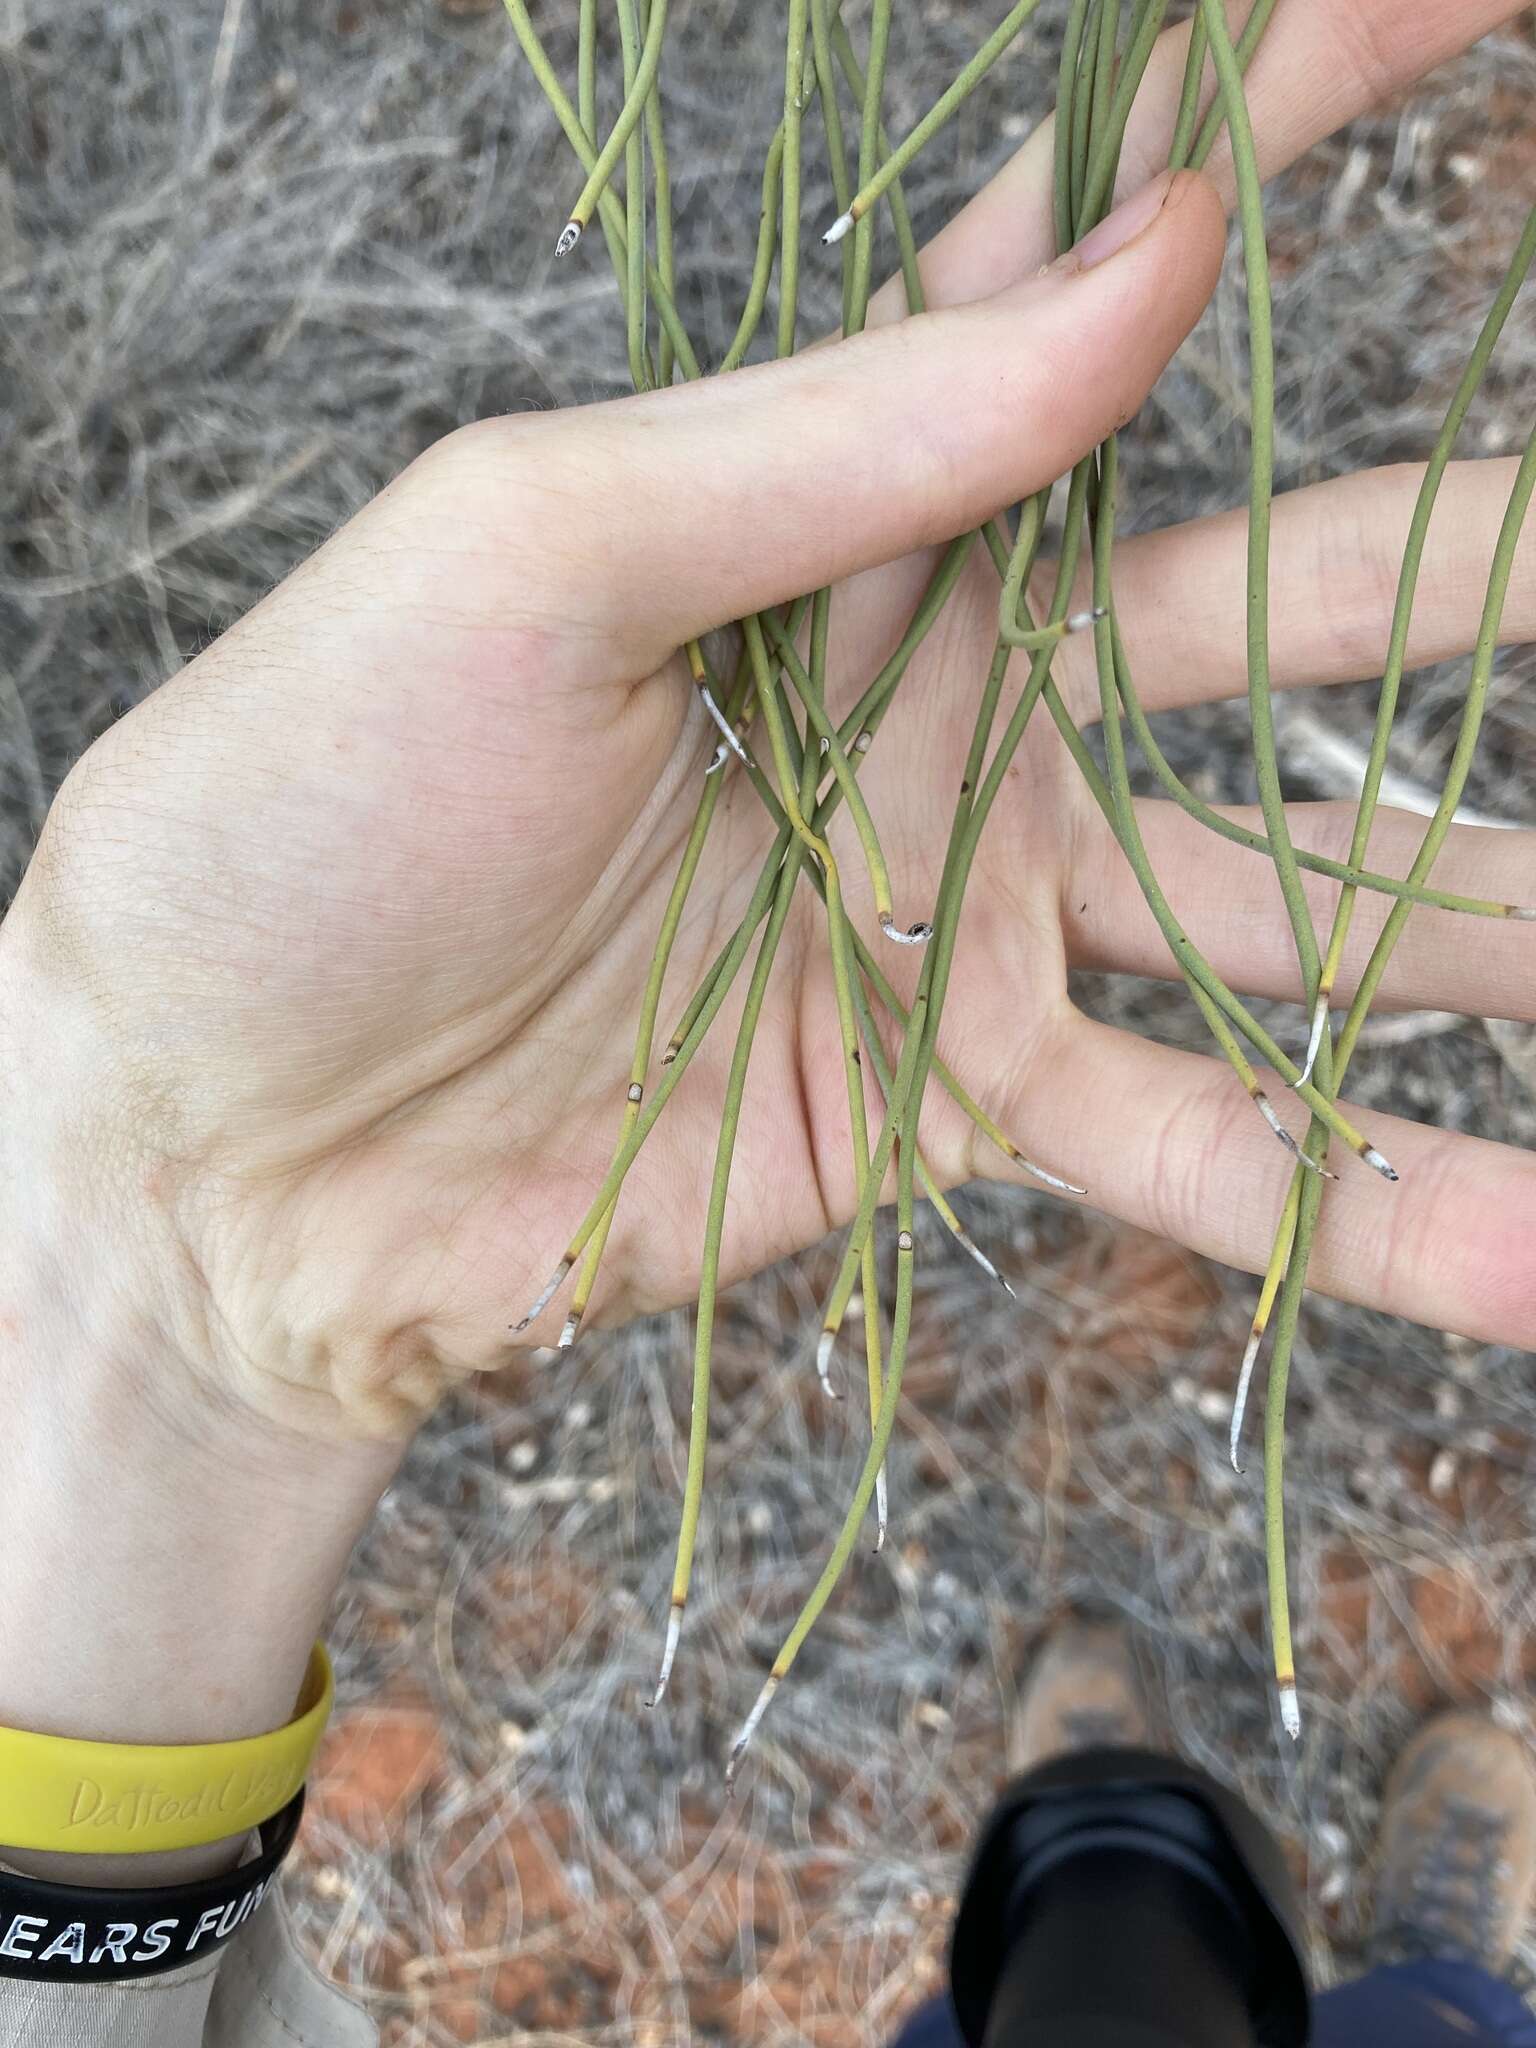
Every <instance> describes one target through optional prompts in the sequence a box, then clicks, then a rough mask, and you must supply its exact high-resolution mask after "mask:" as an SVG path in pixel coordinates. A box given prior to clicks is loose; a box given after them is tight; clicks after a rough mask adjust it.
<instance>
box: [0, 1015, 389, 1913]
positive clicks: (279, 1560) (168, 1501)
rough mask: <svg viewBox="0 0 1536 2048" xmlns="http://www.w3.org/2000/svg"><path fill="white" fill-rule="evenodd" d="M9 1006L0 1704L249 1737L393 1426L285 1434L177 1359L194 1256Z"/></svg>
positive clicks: (62, 1058)
mask: <svg viewBox="0 0 1536 2048" xmlns="http://www.w3.org/2000/svg"><path fill="white" fill-rule="evenodd" d="M6 993H7V994H10V993H12V990H11V989H10V988H9V987H8V988H7V990H6ZM14 1020H15V1006H14V1004H9V1005H6V1006H5V1007H4V1008H3V1009H0V1055H4V1056H5V1072H6V1074H7V1077H8V1078H7V1081H6V1084H5V1086H4V1088H3V1091H0V1239H3V1241H4V1243H5V1246H6V1257H5V1260H4V1263H3V1269H0V1413H3V1414H4V1415H5V1417H6V1426H5V1428H4V1430H0V1557H3V1558H4V1559H5V1570H4V1571H3V1572H0V1645H3V1646H4V1654H3V1656H0V1724H4V1725H6V1726H9V1727H14V1728H24V1729H29V1730H32V1731H35V1732H37V1733H39V1734H57V1735H65V1736H74V1737H77V1738H80V1739H83V1740H88V1741H100V1742H112V1743H123V1742H133V1743H147V1744H183V1743H196V1742H212V1741H222V1740H229V1739H238V1738H241V1737H244V1736H250V1735H256V1734H261V1733H264V1732H265V1731H267V1730H269V1729H272V1728H275V1727H278V1726H281V1725H282V1724H283V1723H285V1722H286V1721H287V1720H288V1719H289V1718H290V1717H291V1715H292V1713H293V1710H294V1704H295V1701H296V1699H297V1696H298V1694H299V1691H300V1688H301V1686H302V1683H303V1680H304V1675H305V1669H306V1665H307V1661H308V1658H309V1654H310V1650H311V1647H312V1645H313V1643H314V1641H315V1640H316V1637H317V1636H318V1635H319V1634H320V1633H321V1632H322V1631H323V1627H324V1622H325V1617H326V1613H327V1610H328V1608H329V1605H330V1601H331V1598H332V1596H333V1594H334V1591H335V1588H336V1585H337V1583H338V1582H339V1579H340V1577H341V1574H342V1571H343V1570H344V1568H345V1564H346V1560H347V1556H348V1554H349V1552H350V1550H351V1547H352V1545H353V1543H354V1541H355V1540H356V1537H357V1535H358V1533H359V1531H360V1530H361V1528H362V1527H363V1525H364V1524H365V1522H366V1521H367V1518H368V1516H369V1514H370V1512H371V1510H372V1508H373V1505H374V1503H375V1501H376V1500H377V1498H378V1495H379V1493H380V1492H381V1491H382V1489H383V1487H384V1486H385V1485H386V1484H387V1483H388V1480H389V1478H390V1475H391V1473H392V1471H393V1469H394V1466H395V1464H396V1463H397V1462H398V1458H399V1455H400V1449H401V1446H400V1445H399V1443H398V1442H395V1443H378V1442H344V1441H343V1442H336V1441H321V1440H319V1439H316V1438H313V1437H310V1436H307V1435H304V1434H301V1433H299V1432H298V1431H296V1430H293V1429H290V1428H287V1427H285V1426H283V1425H282V1424H280V1423H277V1422H275V1421H273V1420H271V1419H269V1418H266V1417H263V1416H261V1415H258V1414H256V1413H255V1412H254V1411H253V1410H251V1409H250V1408H249V1407H248V1406H246V1405H245V1404H244V1403H242V1402H241V1401H240V1400H239V1399H238V1398H237V1397H235V1396H233V1395H231V1394H229V1393H227V1392H225V1391H223V1389H222V1388H221V1386H220V1384H219V1381H218V1378H217V1376H216V1375H215V1374H212V1373H210V1372H209V1371H207V1370H205V1369H203V1368H202V1367H201V1366H200V1365H199V1363H198V1362H197V1361H196V1360H195V1359H194V1358H193V1357H191V1356H189V1352H188V1338H189V1337H194V1336H195V1334H196V1331H197V1325H198V1319H199V1314H200V1311H199V1309H198V1306H197V1298H196V1290H195V1285H194V1283H195V1277H196V1276H195V1274H189V1273H187V1272H186V1271H184V1270H183V1269H182V1261H181V1260H179V1258H178V1254H177V1248H176V1246H175V1243H174V1238H173V1235H172V1233H171V1231H170V1230H169V1228H168V1227H166V1226H165V1225H164V1224H163V1223H162V1222H161V1221H160V1220H159V1219H157V1217H156V1216H155V1214H154V1212H153V1205H152V1203H150V1202H149V1201H145V1202H144V1203H143V1204H142V1206H141V1207H138V1208H136V1207H135V1204H134V1202H133V1200H132V1197H131V1193H130V1191H129V1189H130V1185H131V1174H129V1173H125V1172H124V1171H123V1170H122V1168H121V1166H114V1164H113V1163H112V1161H111V1159H110V1157H107V1156H105V1155H104V1154H102V1153H101V1152H100V1151H98V1150H97V1149H96V1148H95V1147H94V1146H83V1145H82V1144H81V1142H80V1137H79V1134H78V1132H77V1131H75V1132H72V1131H71V1129H70V1128H69V1125H70V1118H71V1111H72V1109H73V1108H74V1107H75V1106H77V1105H78V1104H79V1103H80V1102H81V1100H82V1099H83V1097H82V1093H81V1091H80V1089H79V1088H78V1087H77V1086H75V1085H74V1082H75V1078H76V1077H75V1076H73V1075H71V1074H70V1072H69V1056H68V1048H67V1047H63V1048H60V1047H58V1046H57V1043H56V1045H55V1051H56V1053H57V1057H56V1058H55V1059H53V1060H52V1062H51V1072H50V1074H49V1076H48V1077H47V1078H46V1080H45V1079H44V1078H43V1077H42V1075H41V1074H40V1071H39V1064H38V1061H37V1059H36V1057H35V1055H28V1054H27V1053H26V1052H25V1051H21V1052H20V1054H19V1057H18V1056H17V1055H18V1050H19V1048H18V1038H19V1036H20V1034H19V1032H18V1030H17V1027H16V1025H15V1021H14ZM33 1042H34V1043H36V1041H35V1040H34V1041H33ZM61 1068H62V1070H63V1071H62V1073H61ZM59 1105H62V1108H56V1106H59ZM84 1832H88V1831H83V1833H84ZM5 1840H6V1837H5V1828H4V1805H3V1788H0V1861H5V1862H11V1863H14V1864H16V1865H17V1866H18V1867H25V1868H27V1869H28V1870H30V1871H32V1872H33V1873H34V1874H36V1875H40V1876H52V1877H56V1878H62V1879H63V1880H64V1881H66V1882H67V1881H71V1873H74V1874H75V1875H77V1876H78V1878H79V1881H82V1882H85V1881H90V1882H96V1883H111V1882H112V1881H113V1876H114V1866H119V1865H120V1866H121V1875H122V1877H123V1879H124V1881H127V1880H128V1879H130V1878H131V1880H132V1881H133V1882H138V1883H142V1882H165V1881H168V1880H169V1879H171V1878H175V1877H181V1876H185V1875H188V1874H192V1873H194V1872H196V1871H198V1870H200V1869H203V1870H205V1869H208V1868H210V1867H217V1863H218V1860H219V1858H220V1856H221V1855H222V1857H223V1860H224V1861H226V1862H227V1861H228V1860H230V1857H231V1855H233V1854H234V1853H237V1845H233V1846H228V1847H226V1848H225V1849H223V1850H220V1849H219V1848H218V1847H217V1845H215V1846H213V1847H211V1848H210V1849H209V1850H206V1851H197V1852H182V1853H178V1855H177V1856H176V1857H174V1858H172V1859H169V1860H166V1859H162V1858H158V1857H157V1858H145V1859H136V1858H125V1859H111V1860H110V1861H108V1862H103V1861H102V1860H100V1859H97V1858H95V1857H87V1856H81V1857H79V1858H76V1857H74V1856H57V1857H53V1858H40V1857H38V1856H36V1855H30V1856H26V1857H20V1856H14V1855H8V1854H7V1853H6V1849H5V1846H4V1845H5ZM151 1864H153V1865H154V1868H153V1869H151V1868H150V1865H151Z"/></svg>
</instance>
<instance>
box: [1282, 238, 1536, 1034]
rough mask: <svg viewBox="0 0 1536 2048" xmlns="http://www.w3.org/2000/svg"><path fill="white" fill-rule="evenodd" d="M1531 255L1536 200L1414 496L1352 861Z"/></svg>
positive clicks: (1339, 927)
mask: <svg viewBox="0 0 1536 2048" xmlns="http://www.w3.org/2000/svg"><path fill="white" fill-rule="evenodd" d="M1533 260H1536V207H1532V209H1531V211H1530V213H1529V214H1528V215H1527V216H1526V222H1525V229H1524V232H1523V233H1522V234H1521V237H1520V240H1519V242H1518V244H1517V245H1516V248H1515V253H1514V256H1513V258H1512V259H1511V262H1510V264H1509V268H1508V269H1507V270H1506V271H1505V273H1504V280H1503V282H1502V284H1501V285H1500V287H1499V290H1498V294H1497V296H1496V297H1495V299H1494V302H1493V305H1492V306H1491V307H1490V309H1489V312H1488V316H1487V318H1486V319H1485V320H1484V322H1483V325H1482V328H1481V330H1480V332H1479V334H1478V337H1477V342H1476V344H1475V346H1474V348H1473V350H1472V354H1471V356H1470V357H1469V358H1468V361H1467V366H1466V368H1465V369H1464V370H1463V371H1462V373H1461V376H1460V378H1459V380H1458V382H1457V385H1456V389H1455V391H1454V393H1453V394H1452V397H1451V402H1450V405H1449V406H1448V407H1447V409H1446V415H1445V419H1444V422H1443V423H1442V425H1441V428H1440V432H1439V434H1438V435H1437V436H1436V437H1435V445H1434V447H1433V448H1432V449H1431V451H1430V456H1429V461H1428V463H1427V464H1426V465H1425V469H1424V476H1423V480H1422V481H1421V483H1420V485H1419V493H1418V497H1417V499H1416V500H1415V502H1414V507H1413V518H1412V520H1411V521H1410V522H1409V527H1408V539H1407V543H1406V545H1405V547H1404V549H1403V564H1402V568H1401V570H1400V572H1399V575H1398V581H1397V597H1396V601H1395V603H1394V605H1393V608H1392V630H1391V633H1390V635H1389V637H1388V641H1387V660H1386V666H1385V667H1384V668H1383V670H1382V676H1381V691H1380V694H1379V696H1378V697H1377V700H1376V722H1375V727H1374V729H1373V731H1372V734H1371V751H1370V756H1369V758H1368V760H1367V762H1366V767H1365V778H1364V782H1363V785H1362V787H1361V791H1360V805H1359V809H1358V810H1357V811H1356V813H1355V828H1354V833H1353V836H1352V838H1351V840H1350V847H1349V858H1350V864H1351V865H1352V866H1354V867H1357V868H1358V867H1360V866H1362V865H1363V864H1364V861H1365V853H1366V848H1367V846H1368V844H1369V842H1370V837H1371V826H1372V824H1373V823H1374V821H1375V817H1376V805H1377V801H1378V799H1379V797H1380V795H1381V779H1382V776H1383V775H1384V774H1385V772H1386V766H1387V749H1388V747H1389V746H1390V744H1391V740H1392V726H1393V722H1394V720H1395V718H1396V716H1397V700H1398V693H1399V690H1400V687H1401V684H1402V679H1403V670H1404V668H1405V666H1406V665H1407V659H1408V634H1409V629H1410V627H1411V625H1412V622H1413V602H1414V596H1415V593H1416V592H1417V589H1418V581H1419V568H1420V565H1421V563H1422V562H1423V559H1424V545H1425V542H1426V540H1427V539H1428V537H1429V522H1430V519H1431V517H1432V515H1433V513H1434V509H1435V499H1436V497H1437V496H1438V495H1439V491H1440V485H1441V481H1442V480H1443V478H1444V476H1445V472H1446V469H1447V466H1448V465H1449V463H1450V459H1451V455H1452V453H1453V451H1454V449H1455V446H1456V440H1457V436H1458V435H1459V434H1460V432H1461V427H1462V423H1463V421H1464V420H1465V419H1466V416H1467V411H1468V408H1469V407H1470V405H1471V403H1472V400H1473V399H1474V398H1475V397H1476V395H1477V390H1478V387H1479V385H1480V384H1481V383H1482V381H1483V376H1484V373H1485V372H1486V370H1487V368H1488V363H1489V360H1490V358H1491V357H1492V355H1493V351H1494V348H1495V346H1496V345H1497V342H1498V339H1499V336H1500V334H1502V332H1503V331H1504V323H1505V321H1506V320H1507V319H1508V318H1509V313H1510V309H1511V307H1512V306H1513V305H1514V303H1515V300H1516V298H1517V297H1518V296H1519V293H1520V290H1521V287H1522V286H1523V285H1524V283H1525V280H1526V277H1527V276H1528V274H1529V272H1530V268H1531V264H1532V261H1533ZM1354 908H1355V891H1354V888H1353V887H1352V886H1350V887H1346V888H1345V889H1344V890H1343V892H1342V893H1341V895H1340V897H1339V901H1338V907H1337V908H1336V910H1335V911H1334V916H1333V930H1332V932H1331V933H1330V935H1329V939H1328V950H1327V953H1326V954H1325V956H1324V960H1323V969H1322V974H1321V976H1320V977H1319V981H1318V987H1317V998H1316V1002H1315V1004H1314V1007H1313V1014H1312V1038H1311V1042H1310V1044H1309V1046H1308V1056H1307V1060H1306V1062H1305V1063H1304V1065H1303V1069H1302V1071H1303V1072H1304V1073H1310V1072H1311V1065H1312V1058H1313V1049H1314V1048H1315V1047H1316V1046H1317V1044H1318V1043H1319V1042H1320V1040H1321V1037H1322V1032H1323V1028H1324V1024H1325V1021H1326V1019H1327V1015H1328V1005H1329V998H1330V997H1331V996H1332V994H1333V988H1334V983H1335V981H1336V980H1337V978H1338V973H1339V968H1340V966H1341V965H1342V963H1343V959H1344V947H1345V944H1346V942H1347V941H1348V938H1349V927H1350V920H1351V918H1352V917H1353V915H1354ZM1494 914H1495V915H1497V914H1499V913H1498V912H1495V913H1494ZM1503 914H1504V915H1505V916H1507V915H1508V914H1509V910H1508V906H1504V907H1503Z"/></svg>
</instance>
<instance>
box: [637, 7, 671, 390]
mask: <svg viewBox="0 0 1536 2048" xmlns="http://www.w3.org/2000/svg"><path fill="white" fill-rule="evenodd" d="M640 19H641V21H642V23H643V24H644V25H645V26H646V28H649V27H650V20H651V0H640ZM645 132H646V139H647V141H648V143H649V146H650V152H651V176H652V181H653V185H654V188H655V189H654V201H655V216H656V268H657V269H658V270H659V271H660V273H661V281H662V283H663V284H664V285H665V286H666V288H667V290H668V292H669V293H670V294H671V295H672V297H673V298H676V296H677V250H676V242H675V237H674V233H673V220H672V166H671V159H670V157H669V156H668V154H667V124H666V115H665V113H664V111H663V108H662V104H661V74H660V71H659V69H658V71H657V75H656V82H655V84H653V85H652V87H651V91H650V96H649V98H648V99H647V100H646V103H645ZM657 353H658V357H659V363H658V368H657V382H658V383H659V384H660V385H661V386H662V387H663V388H665V387H666V386H667V385H668V384H670V383H671V382H672V373H673V371H674V369H675V368H676V361H675V357H676V351H675V350H674V348H673V346H672V337H671V335H670V334H668V332H667V330H666V328H665V327H663V328H662V330H661V338H660V341H659V343H658V345H657Z"/></svg>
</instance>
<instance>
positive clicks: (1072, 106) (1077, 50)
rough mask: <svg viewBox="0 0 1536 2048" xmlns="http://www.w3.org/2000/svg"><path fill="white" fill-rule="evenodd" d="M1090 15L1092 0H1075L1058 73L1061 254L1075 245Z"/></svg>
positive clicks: (1056, 189) (1056, 205) (1054, 141)
mask: <svg viewBox="0 0 1536 2048" xmlns="http://www.w3.org/2000/svg"><path fill="white" fill-rule="evenodd" d="M1087 19H1088V0H1071V5H1070V6H1069V8H1068V10H1067V24H1066V28H1065V29H1064V30H1063V32H1062V41H1061V64H1060V67H1059V69H1058V71H1057V74H1056V117H1055V122H1054V125H1053V128H1052V137H1051V147H1052V150H1053V153H1054V162H1055V176H1054V178H1053V181H1052V188H1051V205H1052V214H1053V218H1054V220H1055V223H1056V253H1057V254H1058V255H1060V254H1061V253H1062V251H1063V250H1066V249H1070V248H1071V246H1072V218H1073V205H1072V132H1073V122H1074V118H1075V115H1076V111H1077V71H1078V64H1079V62H1080V61H1081V58H1082V50H1083V28H1084V24H1085V23H1086V21H1087ZM1085 155H1086V152H1085Z"/></svg>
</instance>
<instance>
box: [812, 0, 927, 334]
mask: <svg viewBox="0 0 1536 2048" xmlns="http://www.w3.org/2000/svg"><path fill="white" fill-rule="evenodd" d="M832 41H833V46H834V48H835V49H836V51H837V61H838V63H839V64H840V65H841V66H842V69H843V76H844V77H845V78H846V79H847V81H848V86H849V90H850V91H851V92H852V93H853V96H854V98H855V99H856V100H857V101H858V103H859V105H860V106H861V107H862V106H863V104H864V89H865V81H864V73H863V71H862V70H861V69H860V66H859V60H858V58H857V57H856V56H855V55H854V49H853V44H852V43H851V42H850V41H849V39H848V31H847V29H845V28H844V27H843V24H842V23H841V22H840V21H839V20H838V19H837V14H836V10H834V12H833V17H832ZM890 154H891V138H890V137H889V135H887V134H886V132H885V129H884V128H883V127H882V128H881V130H880V160H881V162H882V164H883V163H884V161H885V159H886V158H887V157H888V156H890ZM886 204H887V205H888V206H889V208H890V210H891V226H892V227H893V228H894V229H895V231H896V252H897V259H898V261H899V263H900V265H901V280H902V286H903V288H904V290H905V292H906V295H907V311H908V312H909V313H921V312H922V310H923V305H924V299H923V279H922V273H921V271H920V270H919V268H918V261H917V238H916V236H915V235H914V234H913V232H912V216H911V214H910V213H909V212H908V210H907V200H906V194H905V193H904V192H903V191H902V189H901V179H900V178H899V177H894V178H892V180H891V183H890V186H889V189H888V190H887V193H886Z"/></svg>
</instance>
